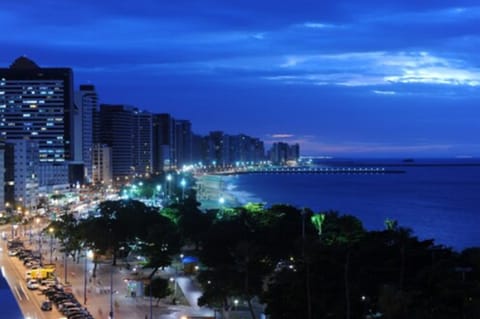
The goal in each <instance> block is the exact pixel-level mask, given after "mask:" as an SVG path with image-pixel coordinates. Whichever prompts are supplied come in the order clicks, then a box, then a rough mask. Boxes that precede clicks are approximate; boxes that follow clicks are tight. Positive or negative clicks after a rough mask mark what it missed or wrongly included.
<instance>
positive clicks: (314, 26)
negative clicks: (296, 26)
mask: <svg viewBox="0 0 480 319" xmlns="http://www.w3.org/2000/svg"><path fill="white" fill-rule="evenodd" d="M301 26H303V27H305V28H310V29H325V28H333V27H335V26H334V25H333V24H328V23H319V22H305V23H303V24H301Z"/></svg>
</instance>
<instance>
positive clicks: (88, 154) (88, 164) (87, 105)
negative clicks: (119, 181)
mask: <svg viewBox="0 0 480 319" xmlns="http://www.w3.org/2000/svg"><path fill="white" fill-rule="evenodd" d="M75 105H76V106H77V108H78V110H79V116H78V118H76V119H75V123H76V124H77V125H75V133H76V134H75V149H76V150H77V151H76V152H75V153H78V154H79V155H81V158H78V160H80V161H82V162H83V164H84V169H85V177H86V181H87V182H89V181H91V179H92V170H93V169H92V165H93V163H92V151H93V143H94V127H95V126H94V116H95V114H97V112H98V94H97V92H96V90H95V86H94V85H90V84H88V85H86V84H84V85H80V89H79V90H78V91H77V92H75Z"/></svg>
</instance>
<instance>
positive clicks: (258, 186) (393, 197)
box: [222, 160, 480, 250]
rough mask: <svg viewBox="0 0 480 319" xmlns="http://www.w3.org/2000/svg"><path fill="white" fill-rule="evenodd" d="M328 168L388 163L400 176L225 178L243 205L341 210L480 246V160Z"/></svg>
mask: <svg viewBox="0 0 480 319" xmlns="http://www.w3.org/2000/svg"><path fill="white" fill-rule="evenodd" d="M318 164H319V165H321V166H323V167H383V168H386V169H387V170H390V169H394V170H402V171H404V173H400V174H244V175H232V176H224V177H222V179H223V183H222V184H223V187H224V188H225V189H226V190H227V191H228V192H229V193H230V194H231V195H233V196H234V197H236V199H237V200H238V201H239V202H241V203H246V202H263V203H265V204H266V205H267V206H270V205H273V204H280V203H283V204H290V205H293V206H296V207H299V208H301V207H308V208H311V209H313V210H314V211H315V212H322V211H328V210H335V211H338V212H339V213H341V214H350V215H354V216H356V217H358V218H359V219H360V220H361V221H362V223H363V225H364V227H365V228H366V229H368V230H380V229H383V228H384V221H385V219H387V218H390V219H395V220H397V221H398V222H399V224H400V225H401V226H404V227H408V228H411V229H412V230H413V234H414V235H415V236H418V237H419V238H420V239H430V238H433V239H435V243H436V244H441V245H445V246H448V247H452V248H454V249H455V250H462V249H464V248H468V247H474V246H475V247H478V246H480V161H477V162H475V161H473V160H449V161H446V160H420V161H418V160H415V161H414V162H412V161H411V160H408V161H398V160H382V161H380V160H344V161H323V162H320V163H318Z"/></svg>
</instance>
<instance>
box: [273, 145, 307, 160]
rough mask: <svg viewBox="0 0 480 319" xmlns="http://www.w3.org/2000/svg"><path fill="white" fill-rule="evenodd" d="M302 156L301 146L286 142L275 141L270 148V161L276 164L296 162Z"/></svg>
mask: <svg viewBox="0 0 480 319" xmlns="http://www.w3.org/2000/svg"><path fill="white" fill-rule="evenodd" d="M299 157H300V146H299V145H298V144H293V145H289V144H287V143H284V142H278V143H273V145H272V148H271V149H270V161H271V162H272V163H273V164H276V165H286V164H295V163H297V162H298V159H299Z"/></svg>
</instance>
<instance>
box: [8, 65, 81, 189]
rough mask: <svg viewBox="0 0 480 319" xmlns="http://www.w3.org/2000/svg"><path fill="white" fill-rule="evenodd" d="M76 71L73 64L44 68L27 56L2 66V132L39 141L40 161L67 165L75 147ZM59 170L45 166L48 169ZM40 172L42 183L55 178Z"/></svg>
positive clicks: (13, 136) (10, 137) (72, 157)
mask: <svg viewBox="0 0 480 319" xmlns="http://www.w3.org/2000/svg"><path fill="white" fill-rule="evenodd" d="M73 113H74V110H73V73H72V70H71V69H70V68H41V67H39V66H38V65H37V64H36V63H35V62H33V61H32V60H30V59H28V58H26V57H20V58H18V59H16V60H15V61H14V62H13V63H12V65H11V66H10V67H9V68H0V136H1V137H2V138H3V139H6V140H24V139H25V138H29V139H30V140H32V141H35V142H36V143H38V162H39V163H40V164H41V165H43V166H54V165H55V166H57V168H58V169H59V168H60V167H62V168H63V169H65V174H66V175H68V174H67V173H68V167H67V165H65V163H66V162H68V161H70V160H72V159H74V158H75V156H74V149H73V136H72V135H73V131H74V130H73V127H72V126H73ZM50 171H57V170H53V169H52V170H50V169H45V170H44V172H50ZM55 180H56V178H51V176H48V175H44V174H42V175H39V184H40V185H42V186H43V185H48V184H49V183H50V182H52V181H55Z"/></svg>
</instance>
